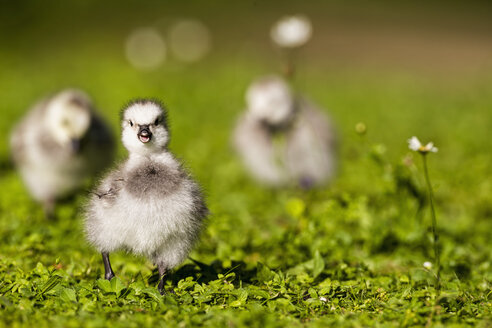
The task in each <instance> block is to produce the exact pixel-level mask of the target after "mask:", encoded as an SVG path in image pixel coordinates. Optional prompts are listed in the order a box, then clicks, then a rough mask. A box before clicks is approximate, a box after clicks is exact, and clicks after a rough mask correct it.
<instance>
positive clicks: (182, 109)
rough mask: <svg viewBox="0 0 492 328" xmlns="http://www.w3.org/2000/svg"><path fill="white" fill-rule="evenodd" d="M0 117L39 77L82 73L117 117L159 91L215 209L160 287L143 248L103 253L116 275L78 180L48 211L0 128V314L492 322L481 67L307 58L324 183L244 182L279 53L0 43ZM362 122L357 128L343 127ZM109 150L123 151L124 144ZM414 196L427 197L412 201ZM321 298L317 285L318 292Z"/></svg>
mask: <svg viewBox="0 0 492 328" xmlns="http://www.w3.org/2000/svg"><path fill="white" fill-rule="evenodd" d="M0 62H2V63H4V64H2V74H1V75H0V89H1V90H2V97H1V99H0V102H1V107H2V115H1V117H2V118H1V120H0V129H1V131H3V133H4V135H5V136H6V134H7V131H9V130H10V129H11V127H12V125H13V123H14V122H15V121H16V120H18V119H19V118H20V117H21V116H22V114H23V112H24V111H25V109H26V108H27V107H28V106H29V105H30V104H31V103H32V102H33V101H34V100H35V99H36V98H38V97H40V96H43V95H44V94H45V93H46V92H49V91H55V90H57V89H58V88H62V87H65V86H78V87H81V88H83V89H85V90H87V91H88V92H89V93H90V94H91V95H92V96H93V97H94V99H95V101H96V103H97V105H98V107H99V108H100V110H101V112H102V114H103V116H104V117H105V118H107V120H108V121H109V122H110V123H111V125H112V127H113V128H114V133H115V135H116V134H117V133H119V128H118V111H119V109H120V107H121V106H122V105H123V104H124V103H125V102H127V101H128V100H129V99H131V98H132V97H145V96H152V97H158V98H161V99H162V100H163V101H164V102H165V103H166V104H167V105H168V107H169V112H170V120H171V132H172V141H171V148H172V150H173V151H174V152H175V153H176V154H177V155H178V156H179V157H180V158H182V159H183V160H184V161H185V163H186V165H187V166H188V167H189V169H190V170H191V172H192V173H193V175H194V176H195V177H196V178H197V179H198V180H199V181H200V182H201V184H202V185H203V186H204V189H205V191H206V194H207V203H208V205H209V207H210V209H211V211H212V213H213V215H212V216H211V217H210V219H209V222H208V226H207V228H206V229H205V230H204V231H203V234H202V238H201V241H200V243H199V244H198V245H197V247H196V249H195V250H194V252H193V253H192V254H191V258H192V259H193V260H187V261H186V262H185V263H184V264H183V265H182V266H180V267H178V268H177V269H176V271H175V273H174V275H173V278H172V279H169V281H168V286H170V285H171V284H172V285H174V286H175V291H176V294H175V295H172V294H171V295H167V296H160V295H159V294H158V293H157V290H156V285H157V273H156V271H155V270H154V268H153V266H152V264H151V263H149V262H147V261H146V260H145V259H142V258H138V257H134V256H132V255H129V254H125V253H117V254H114V256H113V257H112V262H113V268H114V269H115V272H116V275H117V278H115V279H113V280H112V281H111V283H109V282H106V281H104V280H101V278H102V277H103V265H102V261H101V258H100V254H98V253H97V252H96V251H95V250H94V249H92V248H91V247H90V246H89V245H88V244H87V243H86V242H85V239H84V236H83V231H82V219H83V218H82V213H81V208H82V206H83V204H84V202H85V201H86V197H87V194H86V193H84V192H81V193H79V194H78V195H77V196H76V197H75V198H74V199H72V200H70V201H67V202H65V203H63V204H61V205H60V206H59V208H58V209H57V216H58V220H56V221H54V222H50V221H46V220H45V219H44V218H43V215H42V211H41V209H40V208H39V206H38V205H37V204H35V203H34V202H33V201H32V200H30V198H29V195H28V194H27V192H26V191H25V189H24V187H23V186H22V183H21V181H20V179H19V177H18V175H17V174H16V172H15V171H14V170H13V169H12V168H11V167H10V166H9V165H8V164H7V163H8V149H7V138H5V137H4V138H2V139H1V140H0V159H1V162H2V163H4V165H2V168H1V171H0V185H1V186H2V188H1V190H0V240H1V242H0V324H1V325H3V326H6V327H20V326H36V327H72V326H74V327H76V326H80V325H81V324H83V325H84V326H88V327H98V326H106V325H111V326H114V327H142V326H152V327H160V326H171V327H173V326H179V327H183V326H192V325H203V326H209V327H219V326H230V327H238V326H247V327H252V326H253V327H254V326H257V327H285V326H294V327H296V326H320V327H324V326H327V325H333V326H423V325H437V326H439V325H442V326H444V325H446V326H448V325H449V326H461V325H464V326H465V325H469V326H478V327H487V326H490V325H491V324H492V319H491V308H492V300H491V298H492V294H491V283H492V258H491V243H490V236H491V235H490V231H491V230H492V223H491V222H492V220H491V218H492V182H491V181H490V176H491V175H492V165H490V163H491V161H492V155H491V153H490V146H491V142H490V122H491V120H492V111H491V110H490V108H491V106H492V92H491V91H490V90H492V80H491V79H490V78H488V77H487V75H486V74H485V73H484V74H483V76H473V77H460V78H457V77H453V78H446V79H440V78H431V77H428V76H422V75H418V74H411V73H402V72H400V73H399V72H392V71H376V70H365V71H359V70H355V69H353V70H350V69H332V68H323V69H317V67H316V65H315V64H310V63H307V64H306V68H305V70H304V71H302V72H301V75H300V77H299V81H298V82H299V83H298V84H299V88H300V89H301V90H303V91H304V92H305V93H307V94H308V95H309V96H310V97H311V98H312V99H314V100H315V101H316V102H317V103H319V104H320V105H322V106H324V107H325V108H328V109H329V113H330V115H331V116H332V117H333V118H334V120H335V122H336V123H337V125H338V129H339V134H340V136H341V144H342V147H341V151H340V172H339V176H338V178H337V180H336V181H335V183H334V184H333V185H332V186H329V187H326V188H322V189H318V190H313V191H310V192H302V191H300V190H295V189H288V190H276V191H273V190H268V189H264V188H262V187H260V186H257V185H256V184H255V183H253V182H252V181H251V180H250V179H249V177H248V176H247V174H246V173H245V172H244V170H243V168H242V167H241V165H240V163H239V162H238V160H237V158H236V157H235V156H234V153H233V152H232V150H231V148H230V140H229V136H230V132H231V129H232V126H233V124H234V122H235V119H236V117H237V115H238V113H239V112H240V110H241V109H242V107H243V106H244V104H243V93H244V90H245V87H246V86H247V84H248V83H249V82H250V81H251V80H252V79H253V78H255V77H256V76H258V75H260V74H264V73H269V72H270V71H271V70H272V67H274V66H273V65H271V63H270V62H265V61H263V60H261V59H259V58H258V57H252V58H248V57H246V56H243V57H234V56H222V57H220V56H218V57H211V58H210V59H207V60H206V61H204V62H202V63H200V64H196V65H192V66H188V67H183V66H178V65H168V66H165V67H164V68H162V69H160V70H158V71H155V72H149V73H140V72H136V71H134V70H133V69H132V68H131V67H129V66H128V65H127V63H126V62H125V60H124V58H123V56H122V53H121V49H120V48H119V44H117V45H112V44H109V45H108V44H105V43H103V42H101V43H92V44H90V45H89V43H87V44H85V43H84V44H83V45H82V46H80V47H78V48H75V49H70V48H68V49H64V50H63V51H61V52H59V53H57V56H56V57H53V56H50V55H49V52H44V53H40V54H38V55H36V56H31V55H20V54H19V53H18V52H5V53H2V54H0ZM360 121H362V122H365V124H366V125H367V126H368V133H367V135H365V136H359V135H357V134H356V133H355V130H354V127H355V124H356V123H358V122H360ZM412 135H417V136H418V137H420V138H421V139H423V141H424V142H426V141H428V140H432V141H434V142H435V143H436V145H437V147H439V149H440V150H439V153H437V154H432V155H430V156H429V158H428V160H429V169H430V174H431V176H432V181H433V184H434V185H433V187H434V192H435V198H436V209H437V212H438V231H439V235H440V246H441V249H440V251H441V254H442V255H441V263H442V266H443V270H442V273H441V279H442V290H441V294H440V295H439V296H438V294H437V292H436V290H435V289H434V276H433V273H432V272H429V271H428V270H426V269H424V267H423V266H422V264H423V263H424V262H425V261H432V260H433V248H432V234H431V230H430V225H431V217H430V215H429V208H428V204H427V202H426V193H425V192H426V191H425V190H426V189H425V181H424V176H423V170H422V167H421V165H420V164H421V162H420V159H419V158H418V157H417V156H418V154H411V153H410V151H409V150H408V149H407V145H406V139H407V138H409V137H411V136H412ZM119 154H120V158H121V157H122V156H124V154H125V152H124V151H123V149H122V147H121V146H120V152H119ZM419 206H421V207H422V208H421V209H420V210H419ZM320 298H321V299H320Z"/></svg>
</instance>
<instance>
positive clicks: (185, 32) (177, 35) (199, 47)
mask: <svg viewBox="0 0 492 328" xmlns="http://www.w3.org/2000/svg"><path fill="white" fill-rule="evenodd" d="M210 39H211V37H210V32H209V30H208V28H207V26H205V25H204V24H203V23H202V22H200V21H197V20H191V19H188V20H182V21H179V22H177V23H176V24H174V25H173V26H171V29H170V31H169V47H170V49H171V51H172V53H173V55H174V56H176V58H177V59H179V60H181V61H184V62H195V61H198V60H200V59H202V58H203V57H204V56H205V55H206V54H207V53H208V52H209V51H210V48H211V41H210Z"/></svg>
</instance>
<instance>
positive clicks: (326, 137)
mask: <svg viewBox="0 0 492 328" xmlns="http://www.w3.org/2000/svg"><path fill="white" fill-rule="evenodd" d="M246 104H247V109H246V111H245V113H244V114H243V115H242V116H241V117H240V119H239V121H238V123H237V126H236V129H235V132H234V145H235V148H236V150H237V151H238V153H239V155H240V157H241V159H242V161H243V162H244V164H245V166H246V168H247V169H248V170H249V172H250V173H251V174H252V175H253V177H254V178H256V180H258V181H259V182H261V183H264V184H267V185H270V186H276V187H279V186H284V185H292V184H294V185H298V186H300V187H302V188H311V187H314V186H317V185H321V184H323V183H327V182H329V181H330V180H331V179H332V178H333V177H334V174H335V167H336V140H335V139H336V136H335V131H334V128H333V126H332V124H331V122H330V121H329V119H328V118H327V117H326V116H325V115H324V114H323V113H322V112H321V111H320V110H319V109H318V108H317V107H316V106H315V105H313V104H312V103H310V102H308V101H307V100H305V99H304V98H302V97H297V96H295V95H294V94H293V92H292V91H291V90H290V88H289V86H288V85H287V83H286V82H285V81H284V80H283V79H281V78H280V77H277V76H267V77H263V78H260V79H258V80H256V81H254V82H253V83H252V84H251V85H250V87H249V88H248V90H247V92H246Z"/></svg>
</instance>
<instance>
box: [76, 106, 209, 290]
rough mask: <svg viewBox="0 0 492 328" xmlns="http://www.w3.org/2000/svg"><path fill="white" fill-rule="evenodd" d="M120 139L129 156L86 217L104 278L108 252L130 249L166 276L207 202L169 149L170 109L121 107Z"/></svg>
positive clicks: (108, 274) (184, 251)
mask: <svg viewBox="0 0 492 328" xmlns="http://www.w3.org/2000/svg"><path fill="white" fill-rule="evenodd" d="M121 125H122V142H123V145H124V146H125V148H126V149H127V150H128V153H129V156H128V158H127V159H126V160H125V161H124V162H122V163H121V164H120V165H119V166H118V167H117V168H116V169H114V170H113V171H111V172H109V174H108V175H107V176H106V177H105V178H104V179H103V180H102V181H101V184H100V185H99V187H97V188H96V190H95V191H94V195H93V196H92V197H91V199H90V201H89V204H88V209H87V213H86V220H85V230H86V234H87V239H88V240H89V242H90V243H91V244H92V245H93V246H94V247H95V248H96V249H97V250H98V251H100V252H101V253H102V258H103V263H104V269H105V278H106V279H108V280H110V279H111V278H113V277H114V272H113V269H112V268H111V264H110V261H109V253H111V252H114V251H116V250H119V249H126V250H128V251H130V252H132V253H135V254H139V255H144V256H146V257H147V258H149V259H151V260H152V261H153V262H154V264H155V265H157V267H158V270H159V275H160V279H159V285H158V289H159V291H160V292H161V293H164V276H165V274H166V273H167V272H168V271H170V270H171V269H172V268H174V267H175V266H177V265H178V264H180V263H181V262H182V261H183V260H184V259H185V258H186V257H187V255H188V253H189V252H190V250H191V248H192V246H193V244H194V242H195V241H196V239H197V237H198V234H199V232H200V229H201V227H202V223H203V220H204V218H205V217H206V216H207V214H208V210H207V207H206V205H205V202H204V200H203V197H202V195H201V192H200V188H199V186H198V184H197V183H196V182H194V181H193V180H192V178H191V177H190V176H189V175H188V174H187V173H186V171H185V170H184V169H183V168H182V166H181V164H180V163H179V162H178V160H177V159H176V158H175V157H174V156H173V155H172V154H171V153H170V152H169V150H168V149H167V144H168V141H169V131H168V125H167V119H166V112H165V110H164V109H163V107H162V106H161V105H160V104H158V103H157V102H154V101H151V100H137V101H134V102H132V103H131V104H130V105H129V106H127V107H126V108H125V109H124V111H123V116H122V123H121Z"/></svg>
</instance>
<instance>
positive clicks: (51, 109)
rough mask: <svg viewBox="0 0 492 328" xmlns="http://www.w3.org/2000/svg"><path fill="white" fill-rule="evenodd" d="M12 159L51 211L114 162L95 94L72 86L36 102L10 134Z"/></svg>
mask: <svg viewBox="0 0 492 328" xmlns="http://www.w3.org/2000/svg"><path fill="white" fill-rule="evenodd" d="M10 148H11V157H12V159H13V161H14V164H15V165H16V166H17V168H18V170H19V172H20V174H21V177H22V178H23V180H24V182H25V184H26V186H27V188H28V190H29V191H30V193H31V195H32V196H33V198H34V199H36V200H37V201H40V202H41V203H42V204H43V205H44V207H45V210H46V211H47V212H48V214H52V211H53V206H54V204H55V202H56V200H58V199H60V198H63V197H65V196H68V195H70V194H71V193H73V192H74V191H76V190H77V189H78V188H80V187H81V186H82V184H83V183H84V181H85V180H86V179H88V178H90V177H93V176H94V175H96V174H97V173H98V172H100V171H101V170H103V169H104V168H106V167H107V166H108V165H109V164H111V162H112V161H113V153H114V140H113V137H112V135H111V131H110V129H109V128H108V127H107V126H106V124H105V123H104V122H103V121H102V119H101V118H100V117H99V116H97V114H96V113H95V111H94V106H93V104H92V102H91V100H90V98H89V97H88V96H87V95H86V94H85V93H83V92H82V91H79V90H72V89H67V90H64V91H62V92H60V93H58V94H55V95H54V96H52V97H49V98H47V99H44V100H42V101H40V102H39V103H37V104H36V105H35V106H34V107H33V108H32V109H31V110H30V111H29V112H28V113H27V114H26V116H25V117H24V118H23V119H22V120H21V121H20V122H19V124H17V125H16V126H15V127H14V129H13V130H12V132H11V135H10Z"/></svg>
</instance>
